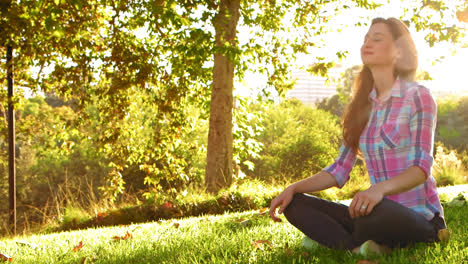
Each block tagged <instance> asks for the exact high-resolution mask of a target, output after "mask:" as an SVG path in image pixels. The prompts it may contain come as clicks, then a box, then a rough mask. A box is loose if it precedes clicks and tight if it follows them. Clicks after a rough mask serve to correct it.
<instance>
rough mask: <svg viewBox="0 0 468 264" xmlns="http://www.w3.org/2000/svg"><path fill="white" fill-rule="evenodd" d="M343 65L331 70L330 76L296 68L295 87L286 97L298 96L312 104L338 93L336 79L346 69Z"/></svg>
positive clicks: (294, 72) (307, 103) (299, 98)
mask: <svg viewBox="0 0 468 264" xmlns="http://www.w3.org/2000/svg"><path fill="white" fill-rule="evenodd" d="M344 70H345V69H344V67H343V66H342V65H337V66H335V67H334V68H331V69H330V70H329V75H330V76H329V78H328V81H327V78H326V77H320V76H316V75H313V74H312V73H310V72H307V71H306V70H300V69H298V70H294V71H293V72H292V78H293V79H296V84H295V85H294V88H293V89H291V90H289V91H288V92H287V93H286V99H290V98H296V99H298V100H299V101H301V102H302V103H303V104H306V105H312V104H315V103H317V102H319V101H320V100H322V99H324V98H328V97H331V96H333V95H334V94H336V81H337V80H338V79H339V78H340V75H341V73H342V72H343V71H344Z"/></svg>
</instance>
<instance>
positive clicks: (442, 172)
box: [433, 144, 468, 186]
mask: <svg viewBox="0 0 468 264" xmlns="http://www.w3.org/2000/svg"><path fill="white" fill-rule="evenodd" d="M446 151H447V150H444V148H443V147H442V146H441V145H440V144H438V146H437V147H436V154H435V159H434V166H433V170H434V177H435V179H436V182H437V185H438V186H445V185H456V184H462V183H468V174H467V172H466V168H465V167H464V166H463V164H462V162H461V160H459V159H458V157H457V154H456V152H455V151H454V150H451V151H450V152H449V153H446Z"/></svg>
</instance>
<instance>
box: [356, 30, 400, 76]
mask: <svg viewBox="0 0 468 264" xmlns="http://www.w3.org/2000/svg"><path fill="white" fill-rule="evenodd" d="M395 54H396V48H395V44H394V40H393V37H392V33H391V32H390V28H389V26H388V25H386V24H384V23H376V24H374V25H372V26H371V27H370V29H369V31H368V32H367V34H366V36H365V38H364V43H363V45H362V47H361V59H362V62H363V63H364V65H367V66H369V67H372V66H387V65H388V66H393V65H394V63H395Z"/></svg>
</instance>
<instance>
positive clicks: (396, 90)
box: [369, 77, 408, 101]
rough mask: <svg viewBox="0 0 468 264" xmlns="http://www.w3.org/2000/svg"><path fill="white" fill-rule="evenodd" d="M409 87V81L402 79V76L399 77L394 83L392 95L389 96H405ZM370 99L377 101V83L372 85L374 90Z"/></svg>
mask: <svg viewBox="0 0 468 264" xmlns="http://www.w3.org/2000/svg"><path fill="white" fill-rule="evenodd" d="M407 87H408V83H407V82H406V81H404V80H402V79H400V77H397V79H396V80H395V82H394V83H393V86H392V91H391V93H390V96H389V97H388V98H390V97H400V98H401V97H403V96H404V94H405V91H406V88H407ZM388 98H387V99H388ZM369 99H371V100H372V101H377V90H376V89H375V85H374V87H372V91H371V92H370V93H369Z"/></svg>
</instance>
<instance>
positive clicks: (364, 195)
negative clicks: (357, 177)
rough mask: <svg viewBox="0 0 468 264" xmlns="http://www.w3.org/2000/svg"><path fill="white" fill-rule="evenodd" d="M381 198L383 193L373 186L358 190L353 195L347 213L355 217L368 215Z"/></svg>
mask: <svg viewBox="0 0 468 264" xmlns="http://www.w3.org/2000/svg"><path fill="white" fill-rule="evenodd" d="M382 199H383V193H382V192H381V191H379V189H378V188H375V186H371V187H370V188H369V189H367V190H365V191H362V192H358V193H357V194H356V195H354V198H353V201H352V202H351V204H350V205H349V214H350V215H351V218H357V217H361V216H365V215H368V214H370V213H371V212H372V210H373V209H374V207H375V206H376V205H377V204H378V203H380V201H382Z"/></svg>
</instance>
